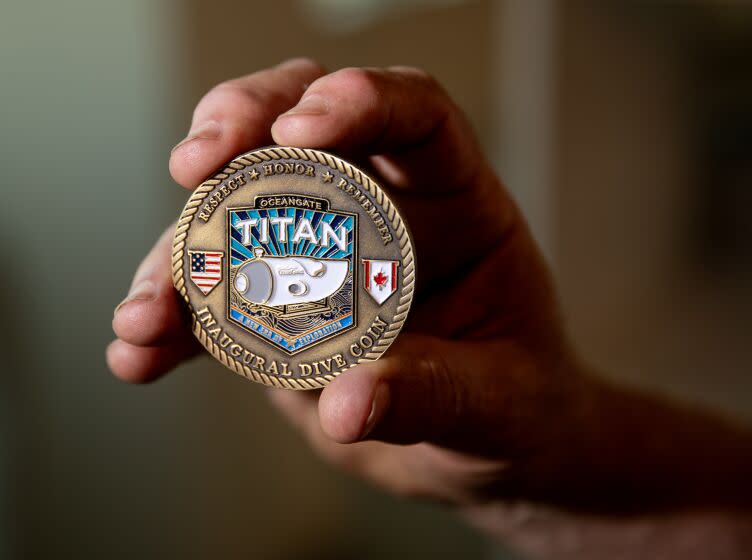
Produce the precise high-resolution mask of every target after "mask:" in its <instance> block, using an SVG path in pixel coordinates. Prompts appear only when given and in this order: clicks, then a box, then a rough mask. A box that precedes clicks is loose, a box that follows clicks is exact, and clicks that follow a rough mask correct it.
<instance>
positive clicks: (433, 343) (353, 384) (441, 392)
mask: <svg viewBox="0 0 752 560" xmlns="http://www.w3.org/2000/svg"><path fill="white" fill-rule="evenodd" d="M495 355H496V353H495V352H494V350H493V346H492V345H490V344H489V343H488V342H482V343H481V342H453V341H447V340H441V339H438V338H433V337H428V336H418V335H403V336H402V337H401V338H400V339H399V341H398V342H397V343H396V344H395V345H394V346H393V347H392V348H391V349H390V352H389V354H388V355H387V357H385V358H383V359H381V360H379V361H376V362H367V363H364V364H360V365H358V366H356V367H355V368H353V369H352V370H351V371H349V372H347V373H345V374H343V375H340V376H339V377H337V378H336V379H335V380H334V381H333V382H332V383H331V384H329V386H327V387H326V388H325V389H324V391H323V392H322V394H321V397H320V399H319V420H320V422H321V427H322V429H323V431H324V433H325V434H326V435H327V436H329V437H330V438H331V439H333V440H334V441H337V442H339V443H353V442H356V441H362V440H365V439H376V440H381V441H385V442H389V443H397V444H411V443H417V442H421V441H429V442H431V443H436V444H443V445H451V446H452V447H454V448H466V447H476V446H482V447H486V445H487V443H488V441H487V439H488V437H489V435H488V432H489V431H490V432H494V430H489V426H488V423H489V422H493V423H497V422H498V421H499V419H498V418H497V416H498V410H499V404H501V403H502V401H503V400H504V396H503V395H501V394H499V391H500V385H502V384H500V383H498V381H497V382H496V383H493V384H491V383H488V382H487V381H488V380H490V379H491V378H492V377H494V372H493V371H490V370H489V368H490V367H491V366H492V364H494V356H495ZM477 437H482V438H483V439H484V440H486V441H484V442H480V441H474V438H477Z"/></svg>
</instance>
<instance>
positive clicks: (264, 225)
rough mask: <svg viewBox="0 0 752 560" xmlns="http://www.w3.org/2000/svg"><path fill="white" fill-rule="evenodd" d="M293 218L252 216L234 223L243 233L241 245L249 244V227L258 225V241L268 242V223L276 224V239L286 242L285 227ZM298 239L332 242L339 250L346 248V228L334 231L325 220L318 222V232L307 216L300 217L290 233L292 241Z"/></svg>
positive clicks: (323, 242) (312, 241)
mask: <svg viewBox="0 0 752 560" xmlns="http://www.w3.org/2000/svg"><path fill="white" fill-rule="evenodd" d="M294 221H295V220H294V218H291V217H287V216H276V217H272V218H252V219H249V220H240V221H239V222H238V223H237V224H235V228H237V229H238V230H239V231H240V232H242V234H243V245H250V244H251V242H252V240H253V237H252V235H251V228H253V227H258V229H259V237H258V240H259V242H260V243H269V224H271V225H272V226H277V231H278V234H277V239H278V240H279V241H280V242H281V243H287V228H288V226H291V225H292V223H293V222H294ZM299 241H310V242H311V243H312V244H314V245H323V246H329V245H331V244H332V241H333V242H334V244H335V245H336V246H337V247H338V248H339V249H340V251H346V250H347V230H346V229H345V228H344V227H342V226H340V227H339V228H337V231H336V232H335V231H334V229H333V228H332V226H330V225H329V224H328V223H326V222H323V221H322V222H320V227H319V234H318V235H317V234H316V231H315V230H314V229H313V226H312V225H311V220H309V219H308V218H301V219H300V220H299V221H298V223H297V225H296V226H295V232H294V233H293V234H292V242H293V243H298V242H299Z"/></svg>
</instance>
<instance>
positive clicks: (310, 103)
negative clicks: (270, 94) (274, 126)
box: [281, 95, 329, 117]
mask: <svg viewBox="0 0 752 560" xmlns="http://www.w3.org/2000/svg"><path fill="white" fill-rule="evenodd" d="M327 112H329V107H328V105H327V103H326V100H325V99H324V98H323V97H321V96H320V95H305V96H303V99H301V100H300V102H299V103H298V104H297V105H295V107H293V108H292V109H290V110H289V111H287V112H286V113H285V114H283V115H281V116H283V117H286V116H292V115H325V114H326V113H327Z"/></svg>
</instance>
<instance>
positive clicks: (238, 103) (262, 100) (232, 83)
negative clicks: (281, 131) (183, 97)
mask: <svg viewBox="0 0 752 560" xmlns="http://www.w3.org/2000/svg"><path fill="white" fill-rule="evenodd" d="M268 102H269V95H268V93H267V92H265V91H264V90H263V89H261V88H249V87H244V86H243V85H241V83H240V82H239V80H229V81H226V82H222V83H221V84H218V85H216V86H214V87H213V88H212V89H210V90H209V91H208V92H207V93H206V95H204V97H202V98H201V101H199V102H198V105H197V106H196V110H195V111H194V116H197V115H202V116H216V115H219V114H222V113H224V112H226V111H228V110H232V111H233V112H242V113H255V112H259V111H261V110H263V108H264V107H265V106H266V104H267V103H268Z"/></svg>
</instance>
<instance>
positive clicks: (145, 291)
mask: <svg viewBox="0 0 752 560" xmlns="http://www.w3.org/2000/svg"><path fill="white" fill-rule="evenodd" d="M156 297H157V287H156V286H155V285H154V282H152V281H151V280H143V281H142V282H139V283H138V284H136V285H135V286H133V288H132V289H131V291H130V292H129V293H128V295H127V296H126V298H125V299H124V300H123V301H121V302H120V303H119V304H118V306H117V307H116V308H115V315H117V312H118V311H120V309H121V308H122V307H123V306H124V305H125V304H126V303H130V302H132V301H136V300H140V301H149V300H152V299H154V298H156Z"/></svg>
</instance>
